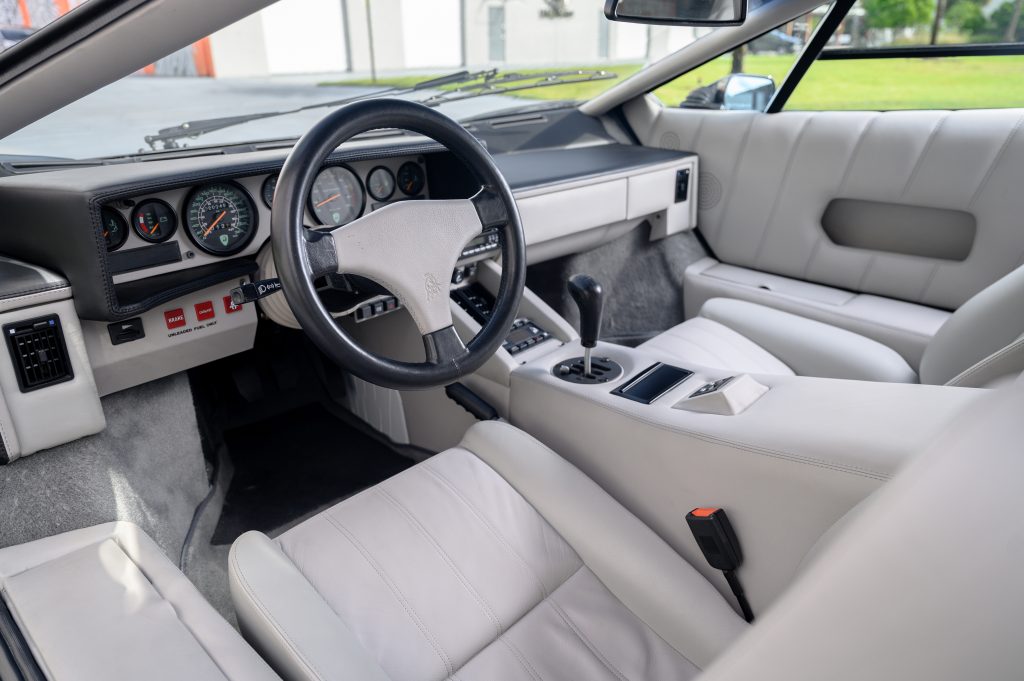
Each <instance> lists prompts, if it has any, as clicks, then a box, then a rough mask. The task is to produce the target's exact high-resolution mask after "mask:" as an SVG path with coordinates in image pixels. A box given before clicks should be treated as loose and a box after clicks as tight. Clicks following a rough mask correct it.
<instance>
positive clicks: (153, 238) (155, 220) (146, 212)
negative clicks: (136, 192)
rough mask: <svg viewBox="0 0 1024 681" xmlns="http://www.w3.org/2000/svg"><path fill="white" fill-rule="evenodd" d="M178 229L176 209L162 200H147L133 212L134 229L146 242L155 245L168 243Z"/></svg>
mask: <svg viewBox="0 0 1024 681" xmlns="http://www.w3.org/2000/svg"><path fill="white" fill-rule="evenodd" d="M177 228H178V216H177V215H175V214H174V209H173V208H171V207H170V206H169V205H167V204H166V203H165V202H163V201H161V200H160V199H146V200H145V201H142V202H140V203H139V204H138V205H137V206H135V210H133V211H132V229H134V230H135V233H136V234H138V235H139V237H140V238H142V239H143V240H144V241H148V242H150V243H153V244H157V243H160V242H161V241H167V240H168V239H170V238H171V235H172V234H174V230H176V229H177Z"/></svg>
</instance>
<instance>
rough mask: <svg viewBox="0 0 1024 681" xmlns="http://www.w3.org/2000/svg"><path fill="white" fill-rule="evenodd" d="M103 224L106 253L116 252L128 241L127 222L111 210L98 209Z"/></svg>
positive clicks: (105, 208)
mask: <svg viewBox="0 0 1024 681" xmlns="http://www.w3.org/2000/svg"><path fill="white" fill-rule="evenodd" d="M100 220H101V221H102V222H103V238H104V239H106V241H107V252H108V253H109V252H111V251H116V250H117V249H119V248H121V246H124V242H125V241H127V240H128V221H127V220H125V219H124V216H123V215H121V214H120V213H119V212H117V211H116V210H114V209H113V208H107V207H103V208H100Z"/></svg>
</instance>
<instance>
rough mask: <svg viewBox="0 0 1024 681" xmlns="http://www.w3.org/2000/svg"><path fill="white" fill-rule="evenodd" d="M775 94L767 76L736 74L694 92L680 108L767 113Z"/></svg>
mask: <svg viewBox="0 0 1024 681" xmlns="http://www.w3.org/2000/svg"><path fill="white" fill-rule="evenodd" d="M774 94H775V81H774V80H772V79H771V78H769V77H768V76H755V75H751V74H749V73H734V74H732V75H729V76H726V77H725V78H721V79H719V80H716V81H715V82H714V83H711V84H710V85H705V86H703V87H699V88H696V89H695V90H692V91H691V92H690V94H688V95H687V96H686V99H685V100H683V102H682V103H680V105H679V106H680V107H682V108H684V109H720V110H729V111H764V110H765V109H766V108H768V102H769V101H771V98H772V95H774Z"/></svg>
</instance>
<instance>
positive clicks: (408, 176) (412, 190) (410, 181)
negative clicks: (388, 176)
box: [398, 161, 427, 196]
mask: <svg viewBox="0 0 1024 681" xmlns="http://www.w3.org/2000/svg"><path fill="white" fill-rule="evenodd" d="M426 185H427V178H426V176H425V175H424V174H423V168H421V167H420V164H419V163H414V162H412V161H409V162H407V163H403V164H402V167H401V168H399V169H398V188H399V189H401V190H402V193H403V194H405V195H406V196H416V195H418V194H419V193H420V192H422V191H423V188H424V187H425V186H426Z"/></svg>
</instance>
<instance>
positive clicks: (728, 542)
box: [686, 508, 743, 571]
mask: <svg viewBox="0 0 1024 681" xmlns="http://www.w3.org/2000/svg"><path fill="white" fill-rule="evenodd" d="M686 524H687V525H689V526H690V531H691V532H693V538H694V539H696V540H697V546H699V547H700V550H701V551H702V552H703V553H704V559H705V560H707V561H708V564H709V565H710V566H711V567H713V568H715V569H716V570H730V571H731V570H735V569H737V568H738V567H739V566H740V565H741V564H742V563H743V552H742V551H741V550H740V542H739V540H738V539H737V538H736V532H735V531H734V530H733V529H732V523H730V522H729V517H728V516H727V515H725V511H724V510H722V509H720V508H695V509H693V510H692V511H690V512H689V513H687V514H686Z"/></svg>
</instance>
